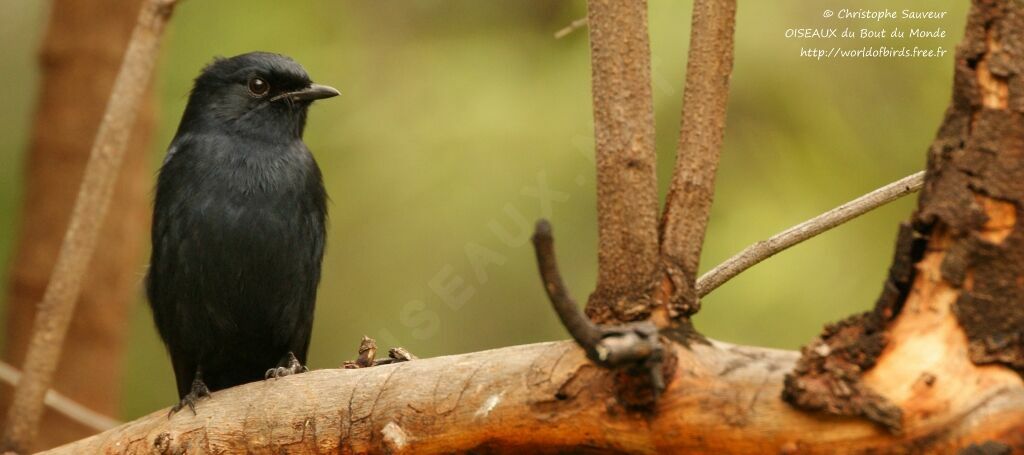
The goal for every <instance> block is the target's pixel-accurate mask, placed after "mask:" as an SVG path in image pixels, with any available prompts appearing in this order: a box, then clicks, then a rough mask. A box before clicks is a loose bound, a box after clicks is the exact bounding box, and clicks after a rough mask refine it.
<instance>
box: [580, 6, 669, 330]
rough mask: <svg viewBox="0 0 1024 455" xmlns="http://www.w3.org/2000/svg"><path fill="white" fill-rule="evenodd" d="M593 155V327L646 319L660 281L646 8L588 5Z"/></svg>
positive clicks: (589, 308) (590, 305)
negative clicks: (595, 269) (595, 229)
mask: <svg viewBox="0 0 1024 455" xmlns="http://www.w3.org/2000/svg"><path fill="white" fill-rule="evenodd" d="M587 21H588V23H589V30H590V55H591V72H592V74H593V78H592V79H593V82H592V84H593V98H594V135H595V139H596V147H597V149H596V150H595V153H596V155H597V192H598V195H597V196H598V197H597V226H598V232H597V235H598V253H597V267H598V272H597V289H596V290H595V291H594V292H593V294H591V296H590V299H589V302H588V304H587V315H588V316H590V318H591V319H593V320H594V321H596V322H619V321H635V320H641V319H646V318H647V317H648V316H650V314H651V310H652V307H653V303H652V301H651V295H652V293H653V292H654V290H655V288H656V287H657V283H658V279H659V278H660V263H659V259H658V226H657V217H658V188H657V179H658V177H657V175H656V174H655V163H656V161H657V160H656V157H655V153H654V101H653V99H652V97H651V64H650V60H651V55H650V54H651V51H650V45H649V43H648V41H649V38H648V36H647V2H646V1H645V0H632V1H620V0H590V1H589V2H587Z"/></svg>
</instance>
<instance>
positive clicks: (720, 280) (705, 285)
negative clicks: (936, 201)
mask: <svg viewBox="0 0 1024 455" xmlns="http://www.w3.org/2000/svg"><path fill="white" fill-rule="evenodd" d="M922 185H924V171H921V172H918V173H916V174H912V175H909V176H906V177H903V178H902V179H899V180H897V181H895V182H892V183H890V184H888V185H885V186H883V187H881V188H879V189H877V190H874V191H872V192H870V193H868V194H865V195H863V196H861V197H859V198H857V199H854V200H852V201H850V202H847V203H845V204H843V205H840V206H839V207H836V208H834V209H832V210H829V211H827V212H825V213H822V214H821V215H818V216H816V217H814V218H811V219H809V220H807V221H804V222H803V223H800V224H798V225H796V226H793V227H791V228H789V229H786V230H785V231H782V232H780V233H778V234H775V235H773V236H772V237H770V238H768V240H762V241H759V242H757V243H755V244H753V245H750V246H748V247H746V248H745V249H744V250H743V251H740V252H739V253H738V254H736V255H735V256H733V257H731V258H729V259H727V260H726V261H725V262H723V263H721V264H719V265H717V266H716V267H715V268H713V269H711V271H709V272H708V273H705V274H704V275H703V276H701V277H700V279H699V280H697V295H698V296H700V297H703V296H705V295H707V294H708V293H710V292H711V291H714V290H715V289H716V288H718V287H719V286H721V285H722V284H724V283H725V282H726V281H729V280H731V279H732V278H733V277H735V276H736V275H739V274H740V273H741V272H743V271H744V270H747V269H749V268H751V267H753V266H754V265H756V264H757V263H759V262H761V261H763V260H765V259H768V258H770V257H772V256H774V255H775V254H776V253H778V252H780V251H782V250H785V249H786V248H789V247H791V246H793V245H796V244H798V243H800V242H803V241H804V240H807V239H809V238H811V237H814V236H816V235H818V234H821V233H822V232H825V231H827V230H829V229H832V228H834V227H836V226H839V225H840V224H843V223H845V222H847V221H850V220H852V219H854V218H857V217H858V216H861V215H863V214H865V213H867V212H870V211H872V210H874V209H876V208H878V207H881V206H883V205H885V204H888V203H890V202H892V201H895V200H896V199H899V198H901V197H903V196H906V195H908V194H910V193H913V192H915V191H917V190H919V189H921V186H922Z"/></svg>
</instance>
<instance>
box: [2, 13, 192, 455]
mask: <svg viewBox="0 0 1024 455" xmlns="http://www.w3.org/2000/svg"><path fill="white" fill-rule="evenodd" d="M175 3H176V0H150V1H148V2H146V4H145V5H143V7H142V10H141V12H140V13H139V21H138V23H137V24H136V25H135V30H134V31H133V32H132V37H131V40H130V41H129V42H128V49H127V50H126V51H125V55H124V60H123V61H122V62H121V69H120V70H119V71H118V74H117V78H116V79H115V81H114V86H113V89H112V90H111V96H110V100H109V101H108V103H107V108H106V113H105V114H104V116H103V121H102V123H100V127H99V131H98V132H97V133H96V139H95V141H94V142H93V146H92V151H91V152H90V154H89V162H88V163H87V164H86V168H85V171H84V173H83V176H82V183H81V186H80V187H79V190H78V197H77V199H76V200H75V206H74V210H73V211H72V213H71V221H70V222H69V224H68V229H67V232H66V234H65V235H64V242H63V244H62V245H61V249H60V252H59V254H58V256H57V262H56V265H55V266H54V269H53V274H52V275H51V277H50V282H49V283H48V284H47V286H46V291H45V293H44V294H43V300H42V302H40V304H39V307H38V311H37V312H36V319H35V323H34V325H33V328H32V338H31V339H30V341H29V345H28V351H27V354H26V356H25V364H24V365H23V367H22V374H23V375H22V377H21V380H20V381H19V382H18V386H17V388H16V389H15V391H14V399H13V401H12V403H11V407H10V409H9V410H8V411H7V420H6V421H7V426H6V428H4V433H3V437H2V438H0V450H11V451H15V452H25V451H26V450H27V449H28V448H29V447H30V446H31V444H32V441H33V440H34V439H35V436H36V433H37V431H38V426H39V420H40V418H41V416H42V413H43V409H44V406H43V400H44V397H45V396H46V392H47V390H49V389H50V385H51V384H52V383H53V374H54V371H55V370H56V369H57V362H58V360H59V359H60V354H61V350H62V347H63V344H64V338H65V336H66V335H67V329H68V324H69V323H70V322H71V316H72V314H73V313H74V309H75V303H76V301H77V300H78V294H79V291H80V290H81V287H82V278H83V276H84V275H85V272H86V268H87V266H88V264H89V260H90V259H91V258H92V255H93V252H94V251H95V249H96V240H97V237H98V234H99V230H100V227H101V226H102V225H103V221H104V218H105V215H106V213H107V208H108V207H109V205H110V197H111V194H112V193H113V189H114V184H115V182H116V180H117V174H118V171H119V170H120V167H121V162H122V161H123V158H124V154H125V148H126V145H127V142H128V137H129V135H130V133H131V130H132V127H133V126H134V125H135V118H136V116H137V114H138V111H139V107H140V105H141V104H142V99H143V95H144V93H145V89H146V86H147V85H148V83H149V80H150V75H151V74H152V72H153V66H154V65H155V64H156V59H157V55H158V53H159V52H158V51H159V48H160V38H161V36H162V35H163V30H164V26H165V25H166V24H167V20H168V19H169V18H170V16H171V11H172V10H173V9H174V5H175ZM58 133H59V132H58Z"/></svg>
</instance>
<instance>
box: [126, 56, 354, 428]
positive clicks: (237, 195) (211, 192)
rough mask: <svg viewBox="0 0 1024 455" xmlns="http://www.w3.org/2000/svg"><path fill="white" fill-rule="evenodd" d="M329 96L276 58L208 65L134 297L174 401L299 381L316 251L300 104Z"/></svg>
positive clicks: (320, 216)
mask: <svg viewBox="0 0 1024 455" xmlns="http://www.w3.org/2000/svg"><path fill="white" fill-rule="evenodd" d="M336 95H338V91H337V90H335V89H333V88H331V87H327V86H324V85H317V84H313V83H312V81H310V78H309V76H308V75H307V74H306V71H305V70H304V69H303V68H302V66H300V65H299V64H298V63H296V62H295V61H293V60H292V59H290V58H288V57H285V56H283V55H277V54H271V53H265V52H252V53H249V54H243V55H239V56H236V57H232V58H227V59H223V58H218V59H215V60H214V61H213V62H212V63H210V64H209V65H208V66H207V67H206V68H205V69H203V71H202V73H201V74H200V75H199V77H198V78H196V81H195V86H194V87H193V89H192V93H191V95H190V96H189V99H188V106H187V107H186V108H185V113H184V115H183V116H182V118H181V124H180V125H179V126H178V132H177V134H175V136H174V140H173V141H172V142H171V145H170V148H169V149H168V151H167V157H166V158H165V159H164V163H163V166H162V167H161V169H160V176H159V178H158V180H157V186H156V202H155V204H154V205H155V207H154V210H153V232H152V240H153V250H152V257H151V259H150V265H149V273H148V275H147V277H146V291H147V294H148V297H149V302H150V306H151V307H152V309H153V319H154V320H155V322H156V327H157V330H158V331H159V333H160V337H161V338H163V341H164V344H165V345H166V346H167V350H168V352H169V353H170V356H171V363H172V364H173V366H174V376H175V379H176V380H177V384H178V397H179V399H180V402H178V404H177V405H175V406H174V407H173V408H172V409H171V413H172V414H173V413H174V412H177V411H178V410H180V409H181V408H182V407H184V406H186V405H187V406H189V407H190V408H191V409H192V412H193V413H194V412H195V403H196V401H197V400H198V399H199V398H202V397H204V396H208V395H209V392H210V391H215V390H220V389H224V388H228V387H232V386H235V385H238V384H243V383H246V382H253V381H257V380H260V379H263V378H266V377H277V376H283V375H287V374H292V373H299V372H302V371H305V366H304V365H305V363H306V351H307V349H308V347H309V338H310V332H311V330H312V326H313V307H314V302H315V300H316V292H317V285H318V284H319V282H320V263H321V260H322V258H323V252H324V235H325V221H326V218H327V207H326V200H327V195H326V192H325V191H324V186H323V181H322V178H321V175H320V168H319V167H318V166H317V164H316V162H315V161H314V160H313V156H312V155H311V154H310V152H309V149H307V148H306V145H305V144H304V143H303V142H302V132H303V129H304V128H305V124H306V113H307V109H308V108H309V105H310V104H311V103H312V102H313V101H314V100H318V99H322V98H329V97H332V96H336Z"/></svg>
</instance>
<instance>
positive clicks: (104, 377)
mask: <svg viewBox="0 0 1024 455" xmlns="http://www.w3.org/2000/svg"><path fill="white" fill-rule="evenodd" d="M141 3H142V2H141V1H140V0H135V1H131V2H124V1H120V0H55V1H54V2H53V4H52V6H51V13H50V23H49V26H48V28H47V33H46V36H45V38H44V41H43V44H42V48H41V50H40V55H39V61H40V64H41V68H42V73H41V76H42V78H41V86H40V93H39V100H38V105H37V107H36V114H35V121H34V126H33V129H32V136H31V145H30V147H29V150H28V157H27V160H26V162H27V167H26V173H25V175H26V177H25V192H24V195H25V196H24V198H25V199H24V202H23V205H22V209H21V217H20V219H21V225H20V228H19V231H20V234H19V237H18V241H17V250H16V252H15V254H14V260H13V264H12V266H11V274H10V276H9V278H8V280H9V283H10V286H9V291H8V295H7V298H6V301H7V302H8V303H7V323H6V325H7V328H6V341H5V343H6V344H5V347H6V349H5V353H4V358H5V359H6V360H7V361H8V362H10V363H12V364H14V365H21V364H22V363H23V362H24V359H25V357H24V356H25V349H26V347H27V344H28V340H29V336H30V333H31V330H32V321H33V320H34V318H35V310H36V304H37V303H38V302H39V301H40V300H41V299H42V295H43V290H44V288H45V287H46V283H47V281H48V280H49V278H50V272H51V271H52V270H53V266H54V262H55V260H56V257H57V251H58V249H59V248H60V245H61V241H62V239H63V237H64V230H65V228H66V227H67V224H68V219H69V217H70V213H71V207H72V205H73V203H74V200H75V195H76V194H77V190H78V183H79V182H80V181H81V179H82V171H83V169H84V168H85V163H86V161H87V160H88V157H89V147H90V146H91V145H92V141H93V137H94V136H95V134H96V129H97V127H98V126H99V124H100V120H101V118H102V117H103V110H104V106H105V105H106V100H107V98H108V97H109V96H110V89H111V87H112V86H113V83H114V76H115V75H116V73H117V69H118V67H119V66H120V63H121V56H122V55H123V54H124V51H125V48H126V45H127V43H128V38H129V36H130V34H131V30H132V26H133V25H134V24H135V20H136V18H137V17H138V11H139V5H141ZM151 98H152V97H151V96H147V99H148V100H149V101H147V102H146V103H145V106H144V108H143V109H142V110H141V112H140V115H139V120H138V122H137V124H136V127H135V130H134V132H133V134H132V139H131V142H130V143H129V146H128V148H129V150H130V152H129V153H128V154H127V157H126V159H125V162H124V169H123V171H122V173H121V175H120V178H119V180H118V183H117V189H116V190H115V192H114V199H113V200H112V201H111V205H110V217H109V219H110V222H108V223H105V224H104V227H103V229H102V233H101V237H100V240H99V246H98V248H99V250H100V251H102V252H103V254H101V255H98V256H97V257H96V258H95V259H94V260H92V262H91V263H90V266H89V270H90V272H89V279H88V280H87V282H86V283H85V285H84V287H83V289H82V295H81V298H80V300H79V311H78V313H77V316H76V317H75V318H74V320H73V321H72V323H71V327H70V331H69V334H68V337H69V343H68V345H67V347H66V350H65V353H64V356H63V360H62V362H61V365H60V369H59V370H58V372H57V375H56V379H55V382H54V387H55V388H56V389H58V390H60V391H61V392H62V393H63V394H65V395H67V396H69V397H71V398H73V399H74V400H75V401H78V402H79V403H82V404H84V405H87V406H88V407H90V408H91V409H93V410H95V411H98V412H101V413H104V414H107V415H116V414H117V413H118V411H119V405H120V394H121V387H120V384H121V378H122V367H121V359H122V354H123V347H124V337H125V336H126V332H127V324H128V311H129V308H130V306H131V304H132V303H133V302H134V301H135V300H136V299H137V298H138V295H139V294H138V284H139V277H140V276H141V271H139V270H137V269H138V267H139V257H140V254H141V252H142V249H143V245H144V239H145V238H146V235H145V234H146V232H147V226H148V224H149V217H148V210H147V206H148V197H147V195H148V194H149V187H150V180H151V178H150V172H148V166H147V165H146V156H147V154H146V153H145V152H146V150H147V144H149V142H150V139H151V137H152V131H153V127H154V124H155V122H154V115H153V110H154V109H153V103H152V101H151ZM9 404H10V391H9V390H7V389H3V390H2V393H0V409H7V407H8V406H9ZM2 418H3V414H2V413H0V419H2ZM43 425H44V426H45V428H46V431H45V432H44V434H43V435H42V437H41V438H40V439H39V441H38V444H37V445H36V446H35V447H37V448H43V447H53V446H55V445H58V444H62V443H65V442H68V441H72V440H75V439H80V438H82V437H84V436H86V435H88V434H91V433H92V431H91V430H89V429H87V428H85V427H83V426H81V425H79V424H77V423H75V422H72V421H71V420H69V419H67V418H66V417H62V416H60V415H58V414H55V413H48V414H47V415H46V417H45V418H44V420H43Z"/></svg>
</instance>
